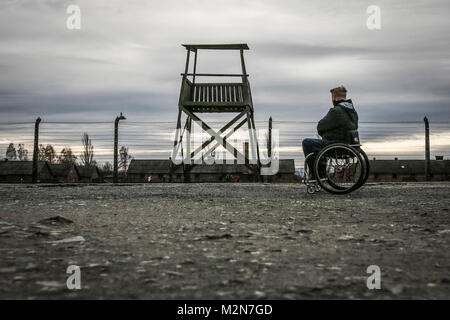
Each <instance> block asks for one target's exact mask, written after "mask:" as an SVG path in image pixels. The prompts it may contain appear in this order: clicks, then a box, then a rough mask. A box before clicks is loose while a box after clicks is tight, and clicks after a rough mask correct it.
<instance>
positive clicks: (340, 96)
mask: <svg viewBox="0 0 450 320" xmlns="http://www.w3.org/2000/svg"><path fill="white" fill-rule="evenodd" d="M330 92H331V100H332V101H333V102H335V101H340V100H345V99H347V89H345V88H344V86H340V87H336V88H333V89H331V90H330Z"/></svg>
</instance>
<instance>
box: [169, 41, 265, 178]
mask: <svg viewBox="0 0 450 320" xmlns="http://www.w3.org/2000/svg"><path fill="white" fill-rule="evenodd" d="M182 46H183V47H185V48H186V50H187V57H186V67H185V71H184V73H182V74H181V76H182V80H181V90H180V98H179V102H178V119H177V132H176V136H175V140H174V145H173V152H172V157H175V156H177V155H178V154H179V152H180V147H181V149H182V142H183V136H184V135H185V136H186V137H185V139H186V145H187V148H186V150H185V152H186V155H190V157H185V156H183V164H185V165H193V162H192V159H194V157H195V156H196V155H197V154H199V153H201V152H203V151H204V150H205V149H206V148H207V147H208V146H209V145H210V144H211V143H213V142H214V141H215V144H214V145H213V147H212V148H209V149H208V150H206V152H205V153H204V155H209V154H211V152H212V151H213V150H214V149H215V148H217V147H218V146H223V147H224V148H225V149H226V150H227V151H228V152H229V153H231V154H232V155H233V156H234V158H235V160H237V159H241V160H244V161H245V163H246V164H247V165H248V166H249V167H251V170H253V171H255V170H259V164H260V159H259V146H258V141H257V136H256V131H255V121H254V117H253V113H254V109H253V101H252V94H251V90H250V83H249V80H248V74H247V71H246V68H245V61H244V50H248V49H249V48H248V46H247V44H244V43H243V44H183V45H182ZM199 50H234V51H238V52H239V53H240V60H241V68H242V73H240V74H221V73H197V72H196V69H197V55H198V52H199ZM191 53H193V54H194V65H193V72H192V73H188V70H189V62H190V56H191ZM218 77H226V78H238V79H240V81H238V82H221V81H220V82H200V81H198V80H199V79H200V78H208V79H211V78H216V81H217V78H218ZM225 112H226V113H237V115H236V116H235V117H234V118H233V119H232V120H231V121H229V122H228V123H227V124H226V125H225V126H224V127H222V128H221V129H220V130H219V131H215V130H213V129H212V128H211V127H210V126H209V125H208V124H207V123H206V122H205V121H203V120H202V119H200V117H199V116H198V114H200V113H225ZM183 113H184V114H185V115H186V122H185V126H184V129H183V131H182V130H181V126H182V114H183ZM192 121H195V122H196V123H198V124H199V125H201V127H202V129H203V130H204V131H206V132H208V133H209V134H210V135H211V138H210V139H209V140H206V141H205V142H203V144H202V145H201V146H199V147H197V148H196V149H195V150H193V151H191V150H190V146H191V143H190V133H191V128H192ZM245 124H247V126H248V129H249V130H248V132H249V148H250V150H251V151H252V156H253V158H252V159H249V157H247V156H246V155H244V154H242V153H241V152H240V151H239V150H237V149H236V148H234V147H233V146H232V145H230V144H229V143H228V142H227V139H229V138H230V136H231V135H232V134H233V133H234V132H236V131H237V130H238V129H239V128H241V127H242V126H244V125H245ZM229 129H233V130H230V132H229V133H227V134H226V135H224V133H225V132H226V131H227V130H229ZM184 133H185V134H184ZM182 153H183V152H182ZM255 155H256V157H254V156H255Z"/></svg>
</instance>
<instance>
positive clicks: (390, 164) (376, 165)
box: [368, 160, 450, 182]
mask: <svg viewBox="0 0 450 320" xmlns="http://www.w3.org/2000/svg"><path fill="white" fill-rule="evenodd" d="M430 167H431V176H430V180H432V181H445V180H450V160H431V161H430ZM425 180H426V176H425V161H424V160H370V175H369V179H368V181H372V182H377V181H380V182H382V181H386V182H387V181H392V182H395V181H397V182H408V181H425Z"/></svg>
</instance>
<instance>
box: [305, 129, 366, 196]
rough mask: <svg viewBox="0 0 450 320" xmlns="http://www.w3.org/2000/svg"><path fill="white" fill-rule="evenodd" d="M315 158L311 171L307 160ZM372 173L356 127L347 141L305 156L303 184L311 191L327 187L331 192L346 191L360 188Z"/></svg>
mask: <svg viewBox="0 0 450 320" xmlns="http://www.w3.org/2000/svg"><path fill="white" fill-rule="evenodd" d="M313 156H314V157H315V160H314V166H313V168H312V171H313V172H312V173H311V172H309V170H310V168H309V167H308V165H307V161H308V159H309V158H310V157H313ZM369 172H370V165H369V158H368V157H367V155H366V153H365V152H364V151H363V150H362V149H361V144H360V140H359V134H358V131H357V130H352V131H349V133H348V143H343V142H335V143H330V144H328V145H326V146H325V147H324V148H323V149H322V150H320V151H319V152H318V153H317V155H316V154H314V153H311V154H309V155H308V156H307V157H306V158H305V166H304V175H303V183H304V184H305V185H306V191H307V192H308V193H309V194H313V193H315V192H319V191H320V190H325V191H327V192H329V193H332V194H347V193H350V192H352V191H355V190H357V189H359V188H361V187H362V186H363V185H364V184H365V183H366V181H367V178H368V177H369Z"/></svg>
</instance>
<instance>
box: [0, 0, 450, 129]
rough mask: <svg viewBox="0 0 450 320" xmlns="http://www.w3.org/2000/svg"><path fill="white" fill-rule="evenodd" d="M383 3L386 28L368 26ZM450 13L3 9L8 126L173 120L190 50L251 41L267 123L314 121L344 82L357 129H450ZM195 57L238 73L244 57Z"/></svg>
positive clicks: (443, 9)
mask: <svg viewBox="0 0 450 320" xmlns="http://www.w3.org/2000/svg"><path fill="white" fill-rule="evenodd" d="M70 4H77V5H79V7H80V8H81V29H80V30H68V29H67V28H66V19H67V18H68V16H69V15H68V14H67V13H66V9H67V7H68V6H69V5H70ZM372 4H374V5H378V6H379V7H380V8H381V30H369V29H368V28H367V27H366V20H367V17H368V14H367V13H366V9H367V7H368V6H369V5H372ZM449 13H450V2H449V1H448V0H441V1H437V0H435V1H430V0H427V1H417V0H416V1H410V0H408V1H392V0H391V1H376V2H375V1H361V0H358V1H347V0H346V1H337V0H330V1H298V0H292V1H275V0H250V1H248V0H239V1H235V0H182V1H174V0H165V1H151V0H150V1H137V0H132V1H119V0H80V1H76V0H69V1H63V0H2V1H1V2H0V40H1V41H0V117H1V120H0V122H1V123H4V122H14V121H33V120H34V119H35V117H36V116H41V117H42V118H43V119H45V120H47V121H109V120H111V119H112V118H114V117H115V115H116V114H117V113H118V112H120V111H123V112H124V113H125V114H126V116H127V118H128V119H129V120H130V121H131V120H134V121H143V120H145V121H175V119H176V113H177V102H178V94H179V87H180V75H179V74H180V72H181V71H183V67H184V60H185V56H186V55H185V49H184V48H183V47H181V46H180V44H181V43H241V42H245V43H248V45H249V47H250V50H249V51H247V52H246V62H247V71H248V73H249V74H250V82H251V86H252V94H253V101H254V104H255V117H256V119H257V120H266V119H267V118H268V117H269V115H271V116H272V117H274V119H277V120H305V121H316V120H318V119H320V118H321V117H322V116H323V115H324V114H325V113H326V112H327V110H328V109H329V108H330V97H329V95H330V93H329V89H330V88H332V87H335V86H338V85H341V84H343V85H344V86H346V87H347V89H348V91H349V96H350V98H352V99H353V100H354V103H355V105H356V108H357V110H358V112H359V115H360V121H421V119H422V118H423V116H424V115H425V114H426V115H428V117H429V118H430V120H431V121H450V73H449V71H450V58H449V52H450V42H449V39H450V37H449V36H448V35H449V31H450V22H449ZM198 59H199V60H198V69H199V71H200V72H202V71H212V72H213V71H225V72H227V71H239V60H238V55H237V54H236V53H234V52H226V55H223V54H219V55H212V53H211V52H207V53H203V52H200V54H199V58H198Z"/></svg>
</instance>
